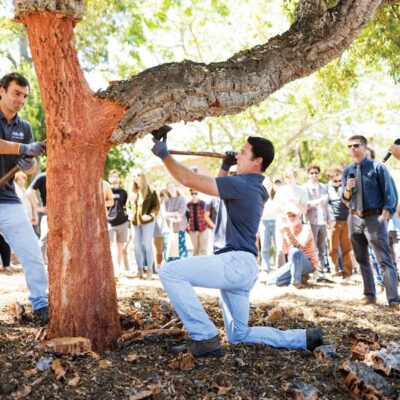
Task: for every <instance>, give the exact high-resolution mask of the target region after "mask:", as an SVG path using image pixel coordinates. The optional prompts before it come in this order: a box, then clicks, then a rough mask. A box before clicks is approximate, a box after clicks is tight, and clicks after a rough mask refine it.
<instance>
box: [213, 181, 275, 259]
mask: <svg viewBox="0 0 400 400" xmlns="http://www.w3.org/2000/svg"><path fill="white" fill-rule="evenodd" d="M263 180H264V176H263V175H260V174H244V175H240V174H239V175H234V176H224V177H218V178H216V182H217V187H218V192H219V196H220V197H221V199H222V202H221V204H220V209H219V212H218V216H217V223H216V227H215V237H214V254H220V253H225V252H227V251H232V250H233V251H247V252H249V253H252V254H254V255H255V256H256V257H257V247H256V234H257V230H258V226H259V224H260V219H261V216H262V213H263V209H264V204H265V202H266V201H267V200H268V192H267V191H266V189H265V187H264V186H263V184H262V182H263Z"/></svg>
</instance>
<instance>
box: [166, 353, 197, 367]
mask: <svg viewBox="0 0 400 400" xmlns="http://www.w3.org/2000/svg"><path fill="white" fill-rule="evenodd" d="M195 366H196V363H195V361H194V357H193V354H192V353H184V354H179V356H178V357H175V358H173V359H172V360H171V361H170V362H169V363H168V367H169V368H171V369H180V370H181V371H190V370H191V369H193V368H194V367H195Z"/></svg>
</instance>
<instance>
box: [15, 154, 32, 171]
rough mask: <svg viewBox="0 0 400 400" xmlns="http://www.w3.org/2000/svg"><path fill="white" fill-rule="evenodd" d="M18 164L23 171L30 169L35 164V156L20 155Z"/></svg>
mask: <svg viewBox="0 0 400 400" xmlns="http://www.w3.org/2000/svg"><path fill="white" fill-rule="evenodd" d="M17 165H18V167H19V168H20V169H21V170H22V171H26V170H29V169H31V168H33V167H34V166H35V157H18V159H17Z"/></svg>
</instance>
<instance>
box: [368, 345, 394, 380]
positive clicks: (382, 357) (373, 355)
mask: <svg viewBox="0 0 400 400" xmlns="http://www.w3.org/2000/svg"><path fill="white" fill-rule="evenodd" d="M364 362H365V364H367V365H369V366H370V367H372V368H373V369H374V370H375V371H382V372H383V373H384V374H385V375H390V374H391V373H394V374H400V345H399V344H398V343H395V342H391V343H389V345H388V347H387V348H386V349H381V350H377V351H371V352H369V353H368V354H367V355H366V357H365V360H364Z"/></svg>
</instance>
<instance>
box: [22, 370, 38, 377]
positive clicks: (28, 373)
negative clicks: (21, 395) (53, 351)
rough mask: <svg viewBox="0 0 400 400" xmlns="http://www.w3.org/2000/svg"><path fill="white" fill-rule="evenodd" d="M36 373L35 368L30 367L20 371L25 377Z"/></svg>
mask: <svg viewBox="0 0 400 400" xmlns="http://www.w3.org/2000/svg"><path fill="white" fill-rule="evenodd" d="M37 373H38V371H37V369H36V368H32V369H26V370H24V371H22V374H23V375H24V377H25V378H30V377H31V376H34V375H36V374H37Z"/></svg>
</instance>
